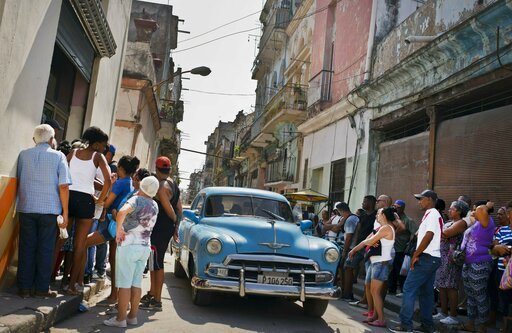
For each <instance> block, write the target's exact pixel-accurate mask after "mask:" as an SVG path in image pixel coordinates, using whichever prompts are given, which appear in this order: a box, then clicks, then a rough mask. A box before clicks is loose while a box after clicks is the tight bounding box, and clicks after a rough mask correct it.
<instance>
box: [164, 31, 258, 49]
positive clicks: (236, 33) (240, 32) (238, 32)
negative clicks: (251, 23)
mask: <svg viewBox="0 0 512 333" xmlns="http://www.w3.org/2000/svg"><path fill="white" fill-rule="evenodd" d="M256 29H260V28H259V27H258V28H252V29H247V30H242V31H237V32H233V33H230V34H227V35H224V36H220V37H217V38H215V39H212V40H209V41H207V42H204V43H201V44H198V45H194V46H191V47H188V48H186V49H182V50H178V51H174V52H173V53H179V52H183V51H188V50H191V49H195V48H196V47H199V46H203V45H206V44H210V43H213V42H216V41H218V40H219V39H224V38H226V37H230V36H234V35H239V34H243V33H244V32H249V31H253V30H256Z"/></svg>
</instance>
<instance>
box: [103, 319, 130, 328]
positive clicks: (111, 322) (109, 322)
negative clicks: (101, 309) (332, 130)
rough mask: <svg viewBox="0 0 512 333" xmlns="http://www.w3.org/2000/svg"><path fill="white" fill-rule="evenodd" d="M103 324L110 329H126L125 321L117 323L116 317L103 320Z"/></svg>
mask: <svg viewBox="0 0 512 333" xmlns="http://www.w3.org/2000/svg"><path fill="white" fill-rule="evenodd" d="M103 324H105V325H107V326H111V327H126V320H122V321H119V320H117V318H116V317H112V318H110V319H108V320H104V321H103Z"/></svg>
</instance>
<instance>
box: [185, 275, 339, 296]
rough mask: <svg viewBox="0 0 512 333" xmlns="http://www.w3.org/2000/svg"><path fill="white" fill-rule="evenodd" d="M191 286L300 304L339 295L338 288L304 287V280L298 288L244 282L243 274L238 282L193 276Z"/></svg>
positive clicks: (294, 286)
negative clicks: (270, 297) (275, 297)
mask: <svg viewBox="0 0 512 333" xmlns="http://www.w3.org/2000/svg"><path fill="white" fill-rule="evenodd" d="M191 285H192V287H195V288H197V289H200V290H207V291H216V292H226V293H236V294H238V295H240V297H244V296H245V295H247V294H252V295H265V296H280V297H293V298H298V299H299V300H300V301H302V302H304V301H305V300H306V299H324V300H335V299H338V298H339V297H340V294H341V290H340V288H339V287H336V286H333V287H312V286H306V285H305V283H304V280H302V283H301V284H300V285H299V286H296V285H292V286H288V285H286V286H285V285H273V284H261V283H254V282H246V281H245V280H244V274H241V275H240V279H239V280H238V281H233V280H217V279H203V278H199V277H197V276H195V277H193V278H192V281H191Z"/></svg>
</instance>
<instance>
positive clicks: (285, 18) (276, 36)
mask: <svg viewBox="0 0 512 333" xmlns="http://www.w3.org/2000/svg"><path fill="white" fill-rule="evenodd" d="M290 19H291V11H290V8H283V7H282V8H275V9H274V10H273V12H272V13H271V16H270V18H269V19H268V20H267V21H266V22H265V23H264V26H263V35H262V36H261V39H260V45H259V49H260V51H259V53H258V56H257V57H256V58H257V59H262V60H263V61H269V60H271V59H272V56H273V55H274V51H277V50H280V49H281V48H282V47H283V46H284V44H285V42H286V37H287V36H286V32H285V30H286V27H287V26H288V24H289V23H290Z"/></svg>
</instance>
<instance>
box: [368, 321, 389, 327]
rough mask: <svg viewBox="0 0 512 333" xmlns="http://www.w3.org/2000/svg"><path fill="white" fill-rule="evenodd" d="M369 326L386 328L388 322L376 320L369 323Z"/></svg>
mask: <svg viewBox="0 0 512 333" xmlns="http://www.w3.org/2000/svg"><path fill="white" fill-rule="evenodd" d="M368 325H370V326H375V327H386V322H385V321H380V320H374V321H370V322H368Z"/></svg>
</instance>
